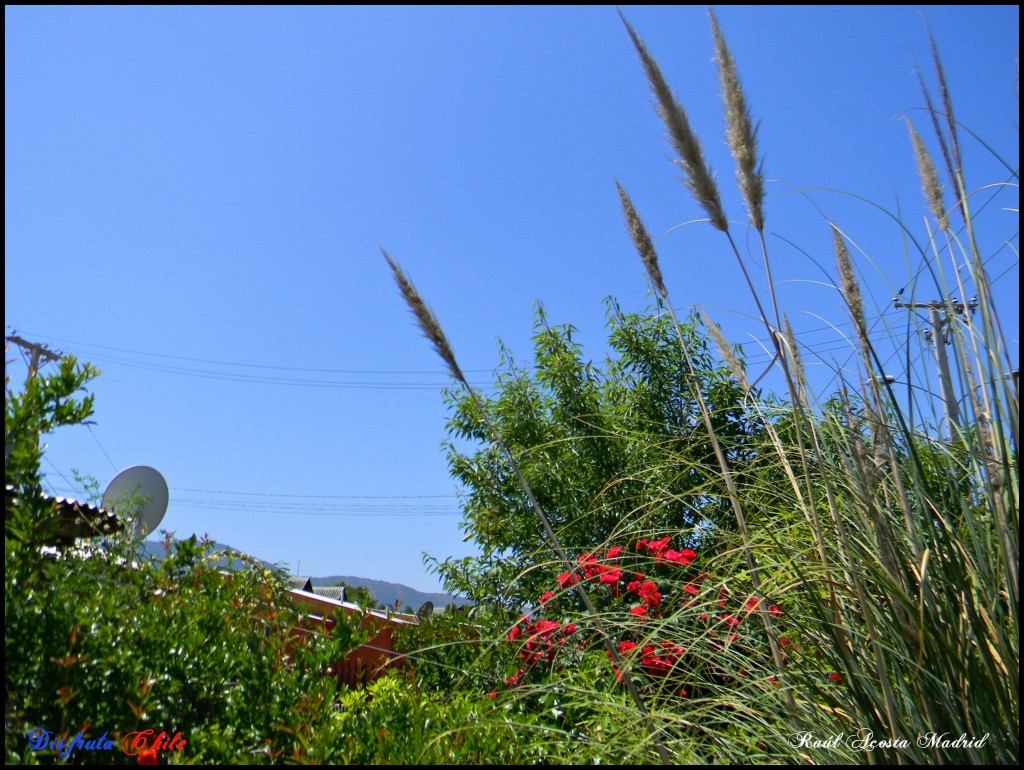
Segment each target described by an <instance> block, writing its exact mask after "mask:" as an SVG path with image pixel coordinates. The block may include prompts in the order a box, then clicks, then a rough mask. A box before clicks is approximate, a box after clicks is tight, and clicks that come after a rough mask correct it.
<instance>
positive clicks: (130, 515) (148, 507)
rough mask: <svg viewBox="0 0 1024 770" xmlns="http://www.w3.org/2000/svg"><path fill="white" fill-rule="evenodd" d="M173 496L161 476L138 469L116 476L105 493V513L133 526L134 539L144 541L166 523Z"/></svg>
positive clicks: (124, 471) (146, 467)
mask: <svg viewBox="0 0 1024 770" xmlns="http://www.w3.org/2000/svg"><path fill="white" fill-rule="evenodd" d="M169 499H170V495H169V494H168V491H167V482H166V481H164V477H163V476H161V475H160V472H159V471H157V470H156V469H155V468H150V467H149V466H147V465H136V466H135V467H134V468H128V469H127V470H123V471H121V472H120V473H119V474H117V475H116V476H114V478H113V480H112V481H111V482H110V483H109V484H107V489H106V491H105V492H104V493H103V510H105V511H111V512H113V513H115V514H117V515H118V516H120V517H121V518H123V519H128V520H129V521H131V522H133V524H134V535H133V537H134V539H135V540H141V539H142V538H144V537H145V536H146V535H148V534H149V533H150V532H152V531H153V530H154V529H156V527H157V525H158V524H160V522H161V521H163V518H164V514H165V513H166V512H167V503H168V501H169Z"/></svg>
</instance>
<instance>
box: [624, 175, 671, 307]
mask: <svg viewBox="0 0 1024 770" xmlns="http://www.w3.org/2000/svg"><path fill="white" fill-rule="evenodd" d="M615 186H616V187H617V188H618V190H619V200H620V201H622V212H623V213H624V214H625V215H626V227H628V228H629V237H630V238H632V239H633V245H634V246H636V250H637V253H638V254H639V255H640V259H641V260H642V261H643V263H644V267H646V268H647V275H648V276H650V278H651V283H652V284H653V285H654V290H655V291H656V292H658V294H659V295H660V296H661V297H663V298H664V299H665V300H666V301H667V300H668V289H666V288H665V282H664V280H662V277H661V267H659V265H658V254H657V252H656V251H655V250H654V243H653V242H652V241H651V236H650V235H649V234H648V232H647V228H646V227H644V223H643V222H641V221H640V215H639V214H637V213H636V208H634V207H633V202H632V201H631V200H630V199H629V195H627V194H626V191H625V190H623V189H622V185H620V184H619V183H618V181H616V182H615Z"/></svg>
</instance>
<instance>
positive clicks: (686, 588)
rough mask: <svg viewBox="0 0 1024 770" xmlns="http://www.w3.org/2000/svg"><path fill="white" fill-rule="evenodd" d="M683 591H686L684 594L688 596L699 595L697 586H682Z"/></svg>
mask: <svg viewBox="0 0 1024 770" xmlns="http://www.w3.org/2000/svg"><path fill="white" fill-rule="evenodd" d="M683 590H684V591H686V593H688V594H690V595H691V596H696V595H697V594H699V593H700V589H699V588H697V586H694V585H690V584H689V583H688V584H686V585H685V586H683Z"/></svg>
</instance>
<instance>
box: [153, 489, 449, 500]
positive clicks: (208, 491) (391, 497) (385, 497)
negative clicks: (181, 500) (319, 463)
mask: <svg viewBox="0 0 1024 770" xmlns="http://www.w3.org/2000/svg"><path fill="white" fill-rule="evenodd" d="M171 489H172V490H174V491H176V492H201V493H203V494H212V495H246V496H250V497H294V498H317V499H331V500H421V499H428V498H454V497H458V495H310V494H290V493H287V492H241V491H236V490H229V489H195V488H192V487H171Z"/></svg>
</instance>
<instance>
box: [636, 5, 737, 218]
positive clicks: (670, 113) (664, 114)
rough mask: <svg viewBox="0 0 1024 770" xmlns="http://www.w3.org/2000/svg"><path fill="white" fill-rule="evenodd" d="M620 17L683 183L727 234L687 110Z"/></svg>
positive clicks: (707, 168) (720, 206)
mask: <svg viewBox="0 0 1024 770" xmlns="http://www.w3.org/2000/svg"><path fill="white" fill-rule="evenodd" d="M619 17H620V18H621V19H622V23H623V24H625V25H626V30H627V31H628V32H629V36H630V38H631V39H632V40H633V45H634V47H635V48H636V52H637V53H638V54H639V55H640V61H641V62H642V63H643V65H644V71H645V72H646V73H647V80H648V82H649V83H650V86H651V91H653V92H654V97H655V99H657V100H658V114H659V115H660V116H661V120H662V122H663V123H664V124H665V127H666V128H667V129H668V133H669V137H670V138H671V140H672V146H673V147H674V148H675V151H676V154H677V155H678V156H679V159H678V160H676V161H675V163H676V164H677V165H678V166H679V167H680V168H681V169H682V170H683V174H684V176H683V184H685V185H686V187H687V189H688V190H689V191H690V193H691V194H692V195H693V197H694V198H696V199H697V202H698V203H699V204H700V205H701V207H702V208H703V209H704V211H705V212H706V213H707V215H708V218H709V219H710V220H711V224H712V226H714V227H715V228H716V229H718V230H721V231H722V232H723V233H724V232H728V231H729V220H727V219H726V217H725V210H724V209H723V208H722V200H721V198H720V197H719V195H718V186H717V185H716V184H715V176H714V174H712V173H711V169H710V168H709V167H708V164H707V162H706V161H705V159H704V150H703V149H702V148H701V145H700V140H699V139H697V136H696V135H695V134H694V133H693V130H692V129H691V128H690V121H689V119H688V118H687V117H686V110H685V109H683V106H682V105H681V104H680V103H679V101H678V100H677V99H676V97H675V95H674V94H673V93H672V89H671V88H669V86H668V83H667V82H665V77H664V76H663V75H662V74H661V69H660V68H659V67H658V63H657V62H656V61H654V57H652V56H651V54H650V52H649V51H648V50H647V46H645V45H644V43H643V41H642V40H641V39H640V36H639V35H637V33H636V30H634V29H633V26H632V25H631V24H630V23H629V22H628V21H626V17H625V16H623V15H622V12H621V11H620V12H619Z"/></svg>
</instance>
